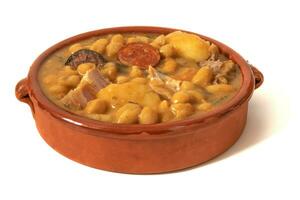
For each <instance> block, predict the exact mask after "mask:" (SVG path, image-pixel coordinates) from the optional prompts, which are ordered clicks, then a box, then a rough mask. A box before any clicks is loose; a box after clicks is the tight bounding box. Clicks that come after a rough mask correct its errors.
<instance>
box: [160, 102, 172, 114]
mask: <svg viewBox="0 0 300 200" xmlns="http://www.w3.org/2000/svg"><path fill="white" fill-rule="evenodd" d="M169 108H170V105H169V102H168V101H167V100H163V101H162V102H160V104H159V106H158V110H159V112H161V113H164V112H167V111H169Z"/></svg>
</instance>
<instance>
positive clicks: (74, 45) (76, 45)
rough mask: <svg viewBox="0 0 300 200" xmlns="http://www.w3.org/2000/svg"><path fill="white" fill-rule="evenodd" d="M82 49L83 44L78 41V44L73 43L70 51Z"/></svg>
mask: <svg viewBox="0 0 300 200" xmlns="http://www.w3.org/2000/svg"><path fill="white" fill-rule="evenodd" d="M80 49H83V46H82V45H81V44H79V43H76V44H73V45H72V46H70V48H69V52H70V53H74V52H76V51H79V50H80Z"/></svg>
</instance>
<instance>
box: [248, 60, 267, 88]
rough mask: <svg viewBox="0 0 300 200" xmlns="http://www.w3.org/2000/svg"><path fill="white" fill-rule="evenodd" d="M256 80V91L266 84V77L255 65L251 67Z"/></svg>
mask: <svg viewBox="0 0 300 200" xmlns="http://www.w3.org/2000/svg"><path fill="white" fill-rule="evenodd" d="M250 67H251V70H252V73H253V75H254V80H255V89H257V88H259V87H260V86H261V84H262V83H263V82H264V75H263V74H262V73H261V72H260V71H259V70H258V69H257V68H256V67H254V66H253V65H250Z"/></svg>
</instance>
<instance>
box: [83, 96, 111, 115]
mask: <svg viewBox="0 0 300 200" xmlns="http://www.w3.org/2000/svg"><path fill="white" fill-rule="evenodd" d="M84 110H85V112H87V113H89V114H102V113H105V111H106V110H107V103H106V101H104V100H102V99H94V100H92V101H89V102H88V103H87V105H86V107H85V109H84Z"/></svg>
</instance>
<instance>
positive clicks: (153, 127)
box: [27, 26, 254, 135]
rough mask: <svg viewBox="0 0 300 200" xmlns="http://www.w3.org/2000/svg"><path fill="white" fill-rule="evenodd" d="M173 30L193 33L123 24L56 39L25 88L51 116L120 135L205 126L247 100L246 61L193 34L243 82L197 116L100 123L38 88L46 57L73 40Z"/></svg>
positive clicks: (249, 77)
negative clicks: (59, 103)
mask: <svg viewBox="0 0 300 200" xmlns="http://www.w3.org/2000/svg"><path fill="white" fill-rule="evenodd" d="M173 31H184V32H188V33H193V32H190V31H186V30H181V29H175V28H166V27H156V26H122V27H113V28H104V29H98V30H93V31H89V32H85V33H81V34H78V35H75V36H72V37H69V38H67V39H65V40H62V41H61V42H58V43H56V44H54V45H53V46H51V47H50V48H48V49H46V50H45V51H44V52H43V53H42V54H41V55H39V56H38V57H37V58H36V60H35V61H34V62H33V64H32V65H31V67H30V70H29V73H28V77H27V80H28V81H27V87H28V93H29V96H30V98H31V99H32V98H34V99H35V100H36V101H38V104H39V106H40V107H42V108H43V109H46V110H48V112H49V113H51V114H52V115H53V116H54V117H56V118H58V119H61V120H64V121H66V122H68V123H71V124H73V125H76V126H81V127H86V128H90V129H95V130H100V131H104V132H108V133H112V134H120V135H136V134H144V135H155V134H166V133H169V132H172V131H174V130H178V129H180V128H183V127H186V126H189V125H194V124H197V125H202V126H205V124H207V123H211V122H212V121H215V120H218V119H219V118H220V117H222V116H224V115H225V114H227V113H229V112H231V111H233V110H235V109H237V108H238V107H239V106H240V105H242V104H243V103H244V102H245V101H247V100H248V99H249V98H250V97H251V95H252V93H253V91H254V77H253V74H252V71H251V69H250V66H249V64H248V63H247V61H246V60H245V59H244V58H243V57H242V56H241V55H239V54H238V53H237V52H236V51H234V50H233V49H231V48H230V47H228V46H227V45H225V44H223V43H221V42H219V41H217V40H214V39H212V38H209V37H207V36H204V35H201V34H198V33H193V34H196V35H198V36H200V37H201V38H203V39H205V40H208V41H210V42H212V43H214V44H215V45H217V46H218V47H219V49H220V50H221V51H222V53H225V54H226V55H227V56H228V57H229V58H230V59H231V60H233V61H234V62H236V63H237V64H238V65H239V67H240V70H241V74H242V85H241V87H240V89H239V91H238V92H237V93H236V94H235V95H234V96H233V97H232V98H231V99H230V100H229V101H227V102H225V103H223V104H221V105H219V106H217V107H216V108H214V109H212V110H211V111H208V112H205V113H201V114H200V115H194V116H192V117H189V118H186V119H182V120H176V121H171V122H164V123H157V124H147V125H144V124H116V123H108V122H101V121H97V120H93V119H89V118H87V117H83V116H79V115H76V114H74V113H71V112H69V111H67V110H64V109H63V108H60V107H59V106H57V105H56V104H55V103H54V102H52V101H51V100H49V99H48V98H47V97H46V95H45V94H44V93H43V91H42V89H41V87H40V86H39V81H38V72H39V69H40V67H41V65H42V64H43V62H44V61H45V60H46V59H47V57H48V56H50V55H51V54H52V53H54V52H55V51H57V50H59V49H61V48H63V47H65V46H67V45H70V44H72V43H76V42H78V41H80V40H84V39H87V38H90V37H94V36H101V35H105V34H114V33H158V34H168V33H170V32H173Z"/></svg>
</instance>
